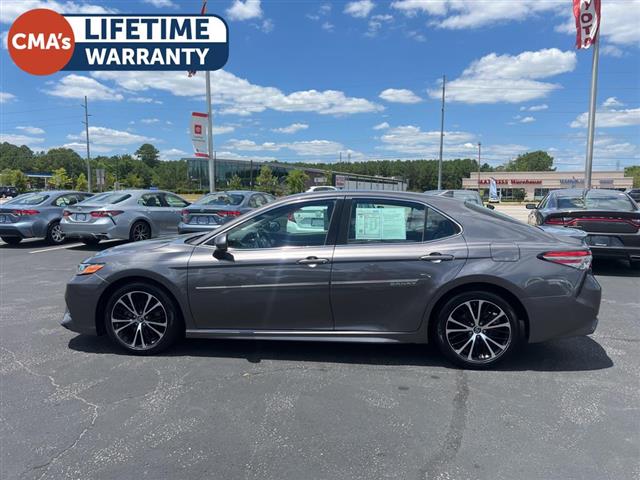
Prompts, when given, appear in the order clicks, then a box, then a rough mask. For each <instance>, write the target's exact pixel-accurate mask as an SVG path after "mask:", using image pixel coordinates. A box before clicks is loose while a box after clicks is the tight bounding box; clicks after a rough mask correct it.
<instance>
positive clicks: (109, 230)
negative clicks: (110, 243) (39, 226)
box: [60, 219, 129, 240]
mask: <svg viewBox="0 0 640 480" xmlns="http://www.w3.org/2000/svg"><path fill="white" fill-rule="evenodd" d="M105 220H106V221H105V222H100V223H98V222H96V223H74V222H68V221H66V220H62V221H61V222H60V226H61V227H62V231H63V232H64V234H65V235H66V237H67V238H95V239H98V240H112V239H119V240H128V239H129V228H128V226H125V225H123V226H120V225H118V224H115V225H114V224H113V222H112V221H111V220H109V219H105ZM107 222H109V223H107Z"/></svg>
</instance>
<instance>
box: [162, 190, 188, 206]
mask: <svg viewBox="0 0 640 480" xmlns="http://www.w3.org/2000/svg"><path fill="white" fill-rule="evenodd" d="M164 199H165V201H166V202H167V204H168V205H169V206H170V207H174V208H183V207H186V206H187V205H188V203H187V202H185V201H184V200H183V199H181V198H180V197H178V196H177V195H172V194H171V193H165V194H164Z"/></svg>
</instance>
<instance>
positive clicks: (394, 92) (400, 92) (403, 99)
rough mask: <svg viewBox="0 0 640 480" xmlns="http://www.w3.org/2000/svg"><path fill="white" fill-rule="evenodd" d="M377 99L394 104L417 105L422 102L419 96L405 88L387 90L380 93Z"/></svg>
mask: <svg viewBox="0 0 640 480" xmlns="http://www.w3.org/2000/svg"><path fill="white" fill-rule="evenodd" d="M379 97H380V98H381V99H383V100H386V101H387V102H394V103H419V102H421V101H422V99H421V98H420V97H419V96H417V95H416V94H415V93H413V92H412V91H411V90H407V89H405V88H399V89H398V88H387V89H386V90H383V91H382V92H380V95H379Z"/></svg>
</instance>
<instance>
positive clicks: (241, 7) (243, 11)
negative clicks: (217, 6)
mask: <svg viewBox="0 0 640 480" xmlns="http://www.w3.org/2000/svg"><path fill="white" fill-rule="evenodd" d="M227 17H228V18H229V19H230V20H250V19H252V18H260V17H262V7H261V6H260V0H244V1H243V0H233V4H232V5H231V6H230V7H229V8H228V9H227Z"/></svg>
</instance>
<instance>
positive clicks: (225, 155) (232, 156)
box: [216, 150, 278, 162]
mask: <svg viewBox="0 0 640 480" xmlns="http://www.w3.org/2000/svg"><path fill="white" fill-rule="evenodd" d="M216 156H217V158H218V159H224V160H247V161H248V160H253V161H255V162H276V161H278V159H277V158H276V157H265V156H257V155H250V156H249V155H240V154H238V153H236V152H229V151H227V150H223V151H221V152H217V153H216Z"/></svg>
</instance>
